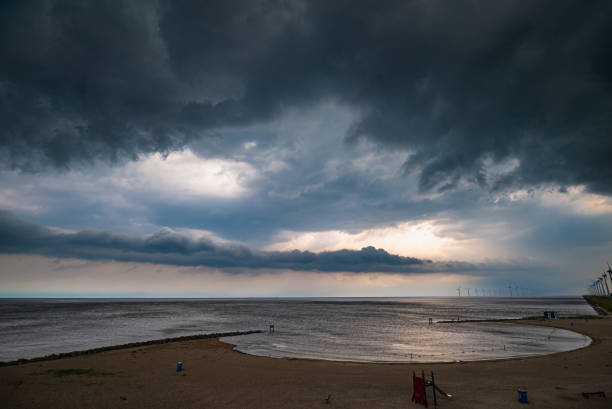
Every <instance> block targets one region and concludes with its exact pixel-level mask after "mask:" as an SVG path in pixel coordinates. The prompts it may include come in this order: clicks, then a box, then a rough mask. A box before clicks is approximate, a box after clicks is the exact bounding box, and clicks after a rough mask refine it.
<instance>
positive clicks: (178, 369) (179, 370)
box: [176, 361, 183, 372]
mask: <svg viewBox="0 0 612 409" xmlns="http://www.w3.org/2000/svg"><path fill="white" fill-rule="evenodd" d="M182 370H183V363H182V362H180V361H179V362H177V363H176V372H181V371H182Z"/></svg>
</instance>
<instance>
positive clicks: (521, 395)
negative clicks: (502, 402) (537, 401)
mask: <svg viewBox="0 0 612 409" xmlns="http://www.w3.org/2000/svg"><path fill="white" fill-rule="evenodd" d="M518 396H519V402H521V403H527V391H526V390H525V389H519V390H518Z"/></svg>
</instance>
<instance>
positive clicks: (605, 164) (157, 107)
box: [0, 0, 612, 194]
mask: <svg viewBox="0 0 612 409" xmlns="http://www.w3.org/2000/svg"><path fill="white" fill-rule="evenodd" d="M0 7H1V9H0V56H1V58H2V61H3V64H2V65H1V66H0V154H1V155H2V159H3V162H4V163H5V165H6V166H9V167H12V168H17V169H21V170H41V169H45V168H46V167H49V166H53V167H58V168H66V167H71V166H75V165H82V164H88V163H90V162H91V161H93V160H104V161H119V160H124V159H126V158H127V159H133V158H137V157H138V156H139V155H141V154H144V153H149V152H162V153H164V152H169V151H172V150H175V149H178V148H180V147H182V146H184V145H185V144H188V143H190V142H191V141H193V140H195V139H201V138H202V137H204V138H205V137H206V135H207V134H208V133H209V132H210V131H212V130H215V129H217V128H219V127H221V126H228V125H230V126H240V125H245V124H249V123H256V122H263V121H268V120H270V119H272V118H275V117H277V116H278V115H280V114H281V113H282V112H283V110H284V109H285V108H290V107H297V108H299V107H307V106H312V105H315V104H317V103H319V102H320V101H322V100H324V99H327V98H333V99H336V100H338V101H340V102H341V103H343V104H346V105H348V106H350V107H352V108H353V109H355V110H356V111H358V112H360V113H361V117H360V119H358V120H357V121H356V122H355V123H354V124H353V126H352V127H351V130H350V132H349V133H348V135H342V136H339V137H346V138H347V140H348V141H354V140H356V139H359V138H368V139H370V140H373V141H376V142H377V143H379V144H381V145H382V146H387V147H390V148H394V149H398V148H399V149H404V150H406V151H407V157H408V159H407V161H406V163H405V166H404V168H405V170H406V171H408V172H419V175H420V188H421V189H422V190H424V191H428V190H435V189H438V190H439V189H452V188H454V187H455V186H457V184H458V183H460V182H462V181H468V182H472V183H476V184H478V185H480V186H482V187H485V188H488V189H498V188H505V187H524V186H527V187H530V186H536V185H541V184H555V185H562V186H565V185H576V184H584V185H586V186H587V187H588V188H589V189H590V190H592V191H596V192H600V193H605V194H611V193H612V184H611V183H610V180H612V161H611V160H610V158H612V137H611V135H610V134H611V130H612V118H611V115H612V114H611V113H612V89H611V85H612V84H611V74H610V73H612V57H611V51H610V50H612V3H610V2H609V1H590V2H574V1H558V0H557V1H541V2H519V1H507V0H504V1H494V2H491V1H469V2H468V1H465V2H460V1H454V2H447V1H383V2H356V1H326V2H305V1H223V2H200V1H169V2H165V1H160V2H154V1H129V2H115V1H107V2H105V1H95V2H84V1H44V2H42V1H41V2H27V3H26V2H3V3H2V6H0ZM408 155H409V156H408ZM508 160H515V162H514V163H515V164H514V165H513V166H512V167H510V168H509V169H507V170H506V171H505V172H502V173H499V174H493V173H492V172H491V170H490V166H489V165H490V164H491V163H504V162H505V161H508Z"/></svg>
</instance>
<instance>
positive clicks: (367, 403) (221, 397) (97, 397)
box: [0, 317, 612, 409]
mask: <svg viewBox="0 0 612 409" xmlns="http://www.w3.org/2000/svg"><path fill="white" fill-rule="evenodd" d="M519 322H521V323H525V324H530V325H533V324H538V325H549V326H555V327H559V328H566V329H573V330H575V331H578V332H581V333H584V334H586V335H589V336H590V337H591V338H593V343H592V344H591V345H590V346H589V347H586V348H583V349H580V350H576V351H570V352H563V353H559V354H554V355H546V356H539V357H530V358H517V359H507V360H497V361H481V362H463V363H451V364H357V363H343V362H329V361H315V360H298V359H274V358H264V357H255V356H250V355H245V354H241V353H239V352H236V351H233V350H232V346H231V345H228V344H224V343H222V342H220V341H219V340H218V339H204V340H194V341H183V342H176V343H169V344H162V345H150V346H143V347H135V348H128V349H122V350H114V351H107V352H101V353H98V354H93V355H84V356H78V357H72V358H65V359H60V360H54V361H43V362H33V363H27V364H23V365H16V366H7V367H0V407H3V408H15V409H18V408H79V409H82V408H266V409H271V408H321V407H336V408H400V407H402V408H406V407H414V408H418V407H423V406H420V405H417V404H415V403H412V402H411V401H410V398H411V395H412V384H411V375H412V371H416V372H420V371H421V370H425V371H426V372H431V371H432V370H433V371H434V373H435V376H436V382H437V383H438V385H439V386H440V387H441V388H442V389H443V390H444V391H446V392H448V393H450V394H452V395H453V397H452V398H450V399H449V398H444V397H440V398H439V400H438V406H439V407H440V408H449V409H451V408H515V407H516V408H519V407H525V406H524V405H522V404H521V403H519V402H518V394H517V388H519V387H520V388H525V389H527V390H528V398H529V406H528V407H537V408H609V407H610V406H611V405H612V319H610V318H608V317H606V318H602V319H591V320H585V319H578V320H575V321H574V324H575V325H574V326H573V327H570V320H558V321H550V322H543V321H536V322H534V321H519ZM457 325H461V324H457ZM177 361H183V362H184V371H183V372H181V373H180V374H177V372H176V362H177ZM70 369H82V370H85V371H83V372H84V373H81V374H75V373H74V372H75V371H66V370H70ZM62 370H64V372H62ZM70 372H72V373H70ZM77 372H78V371H77ZM58 375H64V376H58ZM595 391H604V392H605V393H606V396H607V397H606V398H592V399H584V398H583V397H582V395H581V392H595ZM328 394H331V400H330V402H329V403H326V402H325V400H324V398H325V397H327V396H328ZM429 398H430V399H431V394H430V392H429ZM430 407H433V406H432V405H430Z"/></svg>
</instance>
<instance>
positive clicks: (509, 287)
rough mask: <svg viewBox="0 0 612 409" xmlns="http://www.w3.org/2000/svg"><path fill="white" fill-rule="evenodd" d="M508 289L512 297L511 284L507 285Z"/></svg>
mask: <svg viewBox="0 0 612 409" xmlns="http://www.w3.org/2000/svg"><path fill="white" fill-rule="evenodd" d="M508 289H510V297H512V286H511V285H509V286H508Z"/></svg>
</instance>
